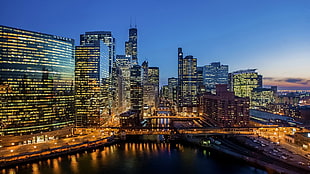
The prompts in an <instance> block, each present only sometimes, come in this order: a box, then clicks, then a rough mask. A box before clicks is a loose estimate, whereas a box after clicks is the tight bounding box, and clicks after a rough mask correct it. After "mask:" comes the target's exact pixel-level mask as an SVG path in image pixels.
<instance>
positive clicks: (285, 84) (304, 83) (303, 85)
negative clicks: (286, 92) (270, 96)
mask: <svg viewBox="0 0 310 174" xmlns="http://www.w3.org/2000/svg"><path fill="white" fill-rule="evenodd" d="M263 83H264V85H265V86H278V87H282V88H290V89H292V88H296V89H310V80H308V79H304V78H274V77H264V78H263Z"/></svg>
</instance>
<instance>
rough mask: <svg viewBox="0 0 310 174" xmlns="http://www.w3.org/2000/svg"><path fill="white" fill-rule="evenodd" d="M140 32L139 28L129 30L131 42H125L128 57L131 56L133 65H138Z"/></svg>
mask: <svg viewBox="0 0 310 174" xmlns="http://www.w3.org/2000/svg"><path fill="white" fill-rule="evenodd" d="M137 42H138V30H137V28H130V29H129V40H128V41H127V42H125V53H126V56H131V61H132V64H133V65H137V64H138V43H137Z"/></svg>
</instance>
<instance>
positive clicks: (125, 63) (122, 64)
mask: <svg viewBox="0 0 310 174" xmlns="http://www.w3.org/2000/svg"><path fill="white" fill-rule="evenodd" d="M115 65H116V67H119V69H120V70H121V74H122V75H121V76H122V86H123V89H122V94H123V97H122V99H123V100H122V107H123V109H122V110H123V111H127V110H130V109H131V102H130V69H131V66H132V64H131V56H126V55H116V61H115Z"/></svg>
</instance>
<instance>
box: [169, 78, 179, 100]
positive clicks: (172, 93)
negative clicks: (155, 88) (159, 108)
mask: <svg viewBox="0 0 310 174" xmlns="http://www.w3.org/2000/svg"><path fill="white" fill-rule="evenodd" d="M168 88H169V95H168V99H169V100H170V102H171V103H173V104H177V88H178V78H175V77H171V78H168Z"/></svg>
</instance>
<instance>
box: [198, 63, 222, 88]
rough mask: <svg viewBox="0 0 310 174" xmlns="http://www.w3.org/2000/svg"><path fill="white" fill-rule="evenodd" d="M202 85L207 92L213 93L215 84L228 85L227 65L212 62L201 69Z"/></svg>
mask: <svg viewBox="0 0 310 174" xmlns="http://www.w3.org/2000/svg"><path fill="white" fill-rule="evenodd" d="M203 84H204V86H205V87H206V89H207V90H208V91H211V92H215V85H216V84H228V65H221V63H220V62H213V63H211V64H210V65H205V66H204V67H203Z"/></svg>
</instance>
